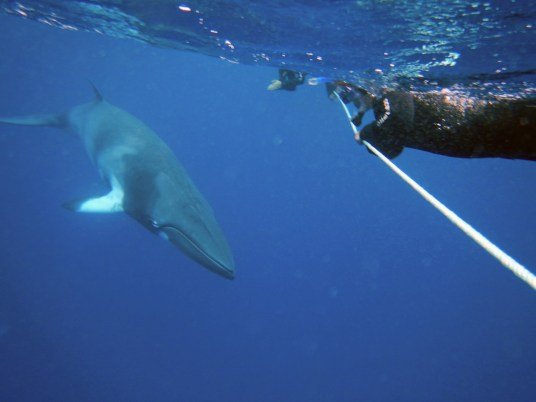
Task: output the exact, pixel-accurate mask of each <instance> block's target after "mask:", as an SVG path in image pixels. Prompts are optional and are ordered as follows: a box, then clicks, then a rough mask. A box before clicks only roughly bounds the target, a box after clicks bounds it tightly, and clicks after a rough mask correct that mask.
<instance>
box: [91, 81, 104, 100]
mask: <svg viewBox="0 0 536 402" xmlns="http://www.w3.org/2000/svg"><path fill="white" fill-rule="evenodd" d="M89 83H90V84H91V87H92V88H93V92H94V93H95V102H102V101H103V100H104V98H103V96H102V94H101V93H100V91H99V90H98V89H97V87H96V86H95V84H93V83H92V82H91V81H89Z"/></svg>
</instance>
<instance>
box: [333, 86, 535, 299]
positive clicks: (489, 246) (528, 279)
mask: <svg viewBox="0 0 536 402" xmlns="http://www.w3.org/2000/svg"><path fill="white" fill-rule="evenodd" d="M334 94H335V95H336V96H337V99H338V100H339V102H340V103H341V105H342V107H343V109H344V111H345V113H346V116H347V117H348V120H349V122H350V126H351V127H352V130H353V132H354V135H355V136H356V139H359V130H358V129H357V127H356V126H355V125H354V123H352V116H351V114H350V111H349V110H348V108H347V107H346V105H345V104H344V102H343V101H342V99H341V98H340V96H339V95H338V94H337V93H336V92H334ZM362 142H363V144H364V145H365V146H366V147H367V148H368V149H369V150H370V151H371V152H372V153H373V154H374V155H376V156H377V157H378V158H380V159H381V160H382V161H383V162H384V163H385V164H386V165H387V166H388V167H389V168H390V169H391V170H392V171H393V172H395V173H396V174H397V175H398V176H400V178H401V179H402V180H404V181H405V182H406V183H407V184H409V185H410V186H411V187H412V188H413V189H414V190H415V191H416V192H417V193H419V194H420V195H421V196H422V197H423V198H424V199H425V200H426V201H428V202H429V203H430V204H432V205H433V206H434V207H435V208H436V209H437V210H438V211H439V212H441V213H442V214H443V215H445V217H447V219H449V220H450V221H451V222H452V223H453V224H454V225H456V226H457V227H458V228H459V229H460V230H461V231H462V232H464V233H465V234H466V235H467V236H469V237H470V238H471V239H473V240H474V241H475V242H476V243H477V244H478V245H480V246H481V247H482V248H483V249H484V250H486V251H487V252H488V253H489V254H491V255H492V256H493V257H495V258H496V259H497V260H498V261H499V262H500V263H501V264H502V265H503V266H505V267H506V268H508V269H509V270H511V271H512V272H513V273H514V274H515V275H517V276H518V277H519V278H520V279H521V280H522V281H524V282H525V283H526V284H527V285H529V286H530V287H532V288H533V289H534V290H536V276H535V275H534V274H533V273H532V272H530V271H529V270H528V269H527V268H525V267H524V266H523V265H521V264H519V263H518V262H517V261H516V260H514V259H513V258H512V257H510V256H509V255H508V254H506V253H505V252H504V251H502V250H501V249H500V248H499V247H497V246H496V245H495V244H493V243H492V242H491V241H489V240H488V239H487V238H486V237H485V236H484V235H482V234H481V233H480V232H478V231H477V230H476V229H474V228H473V227H472V226H471V225H469V224H468V223H467V222H465V221H464V220H463V219H462V218H460V217H459V216H458V215H456V213H454V212H453V211H451V210H450V209H449V208H447V207H446V206H445V205H444V204H443V203H442V202H441V201H439V200H438V199H437V198H435V197H434V196H433V195H432V194H430V193H429V192H428V191H426V190H425V189H424V188H423V187H422V186H421V185H419V184H418V183H417V182H416V181H415V180H413V179H412V178H411V177H409V176H408V175H407V174H406V173H404V172H403V171H402V170H400V168H399V167H398V166H396V165H395V164H394V163H393V162H391V161H390V160H389V159H388V158H387V157H386V156H385V155H383V154H382V153H381V152H380V151H378V150H377V149H376V148H375V147H374V146H372V145H371V144H370V143H369V142H367V141H362Z"/></svg>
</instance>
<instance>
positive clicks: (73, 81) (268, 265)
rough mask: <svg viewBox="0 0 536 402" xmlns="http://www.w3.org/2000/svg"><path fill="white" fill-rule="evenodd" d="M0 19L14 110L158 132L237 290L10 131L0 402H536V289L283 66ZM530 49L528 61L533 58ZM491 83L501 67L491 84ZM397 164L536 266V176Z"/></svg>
mask: <svg viewBox="0 0 536 402" xmlns="http://www.w3.org/2000/svg"><path fill="white" fill-rule="evenodd" d="M199 53H200V52H197V53H194V52H181V51H177V50H169V49H167V50H166V49H161V48H157V47H152V46H149V45H147V44H143V43H140V42H137V41H133V40H126V39H123V40H121V39H117V38H116V39H113V38H111V37H109V36H104V35H95V34H90V33H83V32H70V31H68V30H60V29H56V28H53V27H50V26H47V25H46V24H38V23H35V22H30V21H25V20H23V19H17V18H13V17H8V16H1V17H0V55H1V56H0V57H1V58H0V88H1V94H2V96H1V97H0V114H1V115H18V114H26V113H34V112H56V111H60V110H65V109H67V108H69V107H70V106H72V105H75V104H78V103H82V102H85V101H87V100H89V99H91V97H92V92H91V89H90V87H89V84H88V83H87V80H88V79H90V80H91V81H93V82H94V83H95V84H96V85H97V86H98V87H99V89H100V90H101V92H102V93H103V94H104V96H105V97H106V98H107V99H108V100H109V101H110V102H112V103H114V104H116V105H118V106H119V107H121V108H124V109H125V110H127V111H129V112H131V113H132V114H134V115H135V116H137V117H139V118H140V119H142V120H143V121H145V122H146V123H147V124H148V125H149V126H151V127H152V128H153V129H154V130H155V131H156V132H157V133H158V134H159V135H160V136H161V137H162V138H163V139H164V140H165V141H166V143H167V144H168V145H169V146H170V147H171V148H172V149H173V151H174V152H175V153H176V154H177V156H178V157H179V159H180V160H181V162H182V163H183V164H184V165H185V167H186V169H187V170H188V172H189V173H190V175H191V176H192V178H193V179H194V181H195V182H196V184H197V185H198V187H199V188H200V190H201V191H202V192H203V194H204V195H205V196H206V198H207V199H208V200H209V202H210V204H211V205H212V207H213V208H214V211H215V213H216V216H217V218H218V221H219V222H220V224H221V225H222V227H223V230H224V232H225V234H226V236H227V238H228V239H229V242H230V244H231V247H232V249H233V253H234V256H235V260H236V265H237V278H236V279H235V280H234V281H232V282H231V281H227V280H224V279H222V278H220V277H218V276H216V275H214V274H212V273H210V272H209V271H207V270H206V269H203V268H201V267H199V266H198V265H197V264H196V263H195V262H193V261H191V260H190V259H188V258H187V257H185V256H184V255H182V254H181V253H180V252H178V251H177V250H176V249H174V248H173V247H171V246H170V245H169V244H166V243H165V242H163V241H162V240H161V239H159V238H158V237H156V236H153V235H151V234H150V233H148V232H147V231H146V230H145V229H143V228H142V227H141V226H140V225H138V224H137V223H136V222H134V221H133V220H132V219H130V218H128V217H127V216H125V215H122V214H117V215H83V214H74V213H72V212H69V211H66V210H64V209H62V208H61V207H60V205H61V204H62V203H63V202H65V201H67V200H71V199H74V198H78V197H81V196H88V195H92V194H103V193H105V192H106V190H107V189H106V188H105V186H104V185H103V184H102V183H101V182H100V180H99V177H98V174H97V172H96V171H95V169H94V167H93V166H92V165H91V163H90V162H89V160H88V158H87V156H86V155H85V151H84V149H83V147H82V145H81V144H80V142H79V140H78V139H77V138H76V137H75V136H72V135H71V134H69V133H67V132H62V131H59V130H55V129H46V128H35V127H10V126H2V127H0V160H1V161H2V164H1V167H2V169H1V170H0V178H1V180H2V183H3V185H2V189H1V197H0V202H1V208H0V214H1V215H0V220H1V222H2V225H1V226H0V266H1V269H0V400H1V401H193V402H197V401H203V402H204V401H222V402H239V401H240V402H241V401H244V402H250V401H255V402H264V401H266V402H274V401H277V402H286V401H292V402H295V401H298V402H301V401H304V402H305V401H306V402H313V401H314V402H316V401H319V402H346V401H348V402H353V401H486V402H489V401H519V402H524V401H527V402H529V401H531V400H532V397H533V394H534V392H533V391H534V384H535V383H536V363H535V362H536V346H535V343H534V339H536V307H535V304H534V293H533V291H531V290H530V288H529V287H527V286H526V285H524V284H523V283H522V282H521V281H519V280H518V279H516V278H515V277H514V276H513V275H512V274H511V273H510V272H508V271H507V270H505V269H503V268H502V267H501V266H500V265H499V264H498V263H497V262H496V261H495V260H493V259H492V258H491V257H489V256H488V255H487V254H485V253H484V252H483V251H481V250H480V249H479V248H478V247H477V246H476V245H475V244H473V243H472V242H471V241H470V240H468V239H467V238H466V237H464V236H463V235H462V234H460V233H459V231H457V230H456V229H454V228H453V227H452V226H451V225H450V224H449V223H448V222H447V221H446V220H445V219H444V218H443V217H442V216H441V215H439V214H438V213H437V212H436V211H434V210H433V209H432V208H430V207H429V206H428V205H427V204H425V203H424V201H422V199H421V198H419V197H418V196H417V195H415V194H414V193H413V192H412V191H411V190H409V189H408V188H407V186H405V185H404V184H403V183H401V182H400V180H399V179H398V178H396V177H395V176H394V175H393V174H392V173H391V172H390V171H389V170H387V169H386V168H385V167H384V166H383V165H382V164H381V163H380V162H379V161H378V159H377V158H375V157H373V156H371V155H370V154H368V153H367V152H366V151H365V150H364V149H363V148H360V147H358V146H357V145H355V142H354V141H353V138H352V133H351V131H350V130H349V127H348V123H347V121H346V120H345V117H344V115H343V113H342V112H341V110H340V108H339V107H338V105H337V104H336V103H334V102H330V101H329V100H328V99H327V98H326V96H325V91H324V90H323V89H322V88H315V87H303V88H300V90H298V91H296V92H295V93H283V92H282V91H281V92H268V91H266V90H265V88H266V85H267V84H268V83H269V82H270V80H271V79H272V78H274V77H276V76H277V70H276V69H274V68H268V67H263V66H258V65H256V66H244V65H237V64H230V63H226V62H224V61H221V60H219V59H218V58H211V57H207V56H204V55H200V54H199ZM514 56H515V55H514ZM481 72H485V71H481ZM396 161H397V163H398V164H399V165H400V166H401V167H403V168H404V169H405V170H407V171H408V172H410V173H411V174H412V175H413V176H414V177H415V178H416V179H417V180H419V181H420V182H421V183H422V184H424V185H425V186H426V187H428V188H429V189H430V190H431V191H432V192H433V193H434V194H436V195H437V196H438V197H439V198H440V199H442V200H443V201H445V202H446V203H447V204H448V205H449V206H450V207H452V208H453V209H455V210H456V211H458V212H459V213H460V214H461V215H462V217H464V218H465V219H467V220H468V221H470V222H471V223H472V224H473V225H474V226H475V227H477V228H478V229H480V230H481V231H482V232H483V233H484V234H486V235H488V236H489V237H490V238H491V239H492V240H494V241H495V242H497V243H498V244H499V245H501V246H502V247H503V248H504V249H505V250H507V251H508V252H509V253H511V254H512V255H513V256H515V257H516V258H517V259H518V260H519V261H520V262H522V263H525V264H526V265H527V266H529V267H534V266H536V249H535V247H534V244H536V243H535V242H536V234H535V231H534V227H535V225H536V203H535V202H534V200H535V196H536V192H535V187H534V183H535V182H536V169H535V167H534V165H533V163H531V162H527V161H509V160H500V159H488V160H464V159H454V158H447V157H441V156H437V155H432V154H426V153H424V152H419V151H413V150H411V149H406V150H405V151H404V153H403V154H402V155H401V156H400V157H399V158H397V160H396Z"/></svg>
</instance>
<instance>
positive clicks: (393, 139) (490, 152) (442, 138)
mask: <svg viewBox="0 0 536 402" xmlns="http://www.w3.org/2000/svg"><path fill="white" fill-rule="evenodd" d="M356 92H357V94H358V96H357V99H354V100H353V103H354V104H355V105H356V107H357V108H358V110H359V112H358V114H357V116H356V117H355V118H354V119H353V120H352V123H353V124H355V125H356V126H359V125H360V124H361V119H362V117H363V114H364V112H365V111H366V110H369V109H372V110H373V112H374V117H375V121H374V122H372V123H370V124H368V125H366V126H365V127H364V128H363V129H362V130H361V132H360V133H359V137H358V138H356V140H357V141H362V140H366V141H368V142H369V143H371V144H372V145H374V146H375V147H377V148H378V149H379V150H380V151H381V152H382V153H384V154H385V155H386V156H387V157H389V158H394V157H396V156H398V155H399V154H400V153H401V152H402V150H403V149H404V148H405V147H408V148H414V149H419V150H422V151H427V152H432V153H436V154H441V155H447V156H453V157H459V158H507V159H527V160H536V99H534V98H513V97H499V96H494V97H490V98H489V99H485V100H484V99H479V98H475V97H469V96H467V95H463V94H458V93H454V92H451V91H446V90H442V91H431V92H414V91H401V90H387V91H385V93H384V94H383V95H382V96H381V97H380V98H377V97H375V96H374V95H372V94H370V93H368V92H366V91H364V90H358V91H356ZM341 100H343V101H344V99H343V98H342V97H341Z"/></svg>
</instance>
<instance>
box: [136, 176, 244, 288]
mask: <svg viewBox="0 0 536 402" xmlns="http://www.w3.org/2000/svg"><path fill="white" fill-rule="evenodd" d="M179 179H180V180H179ZM155 182H156V183H155V184H156V185H155V186H154V187H153V186H152V187H153V190H154V191H151V192H150V193H152V194H148V193H147V187H146V186H144V187H145V191H144V195H145V197H147V198H149V199H150V202H144V203H143V205H144V208H143V210H141V211H140V210H139V209H138V211H137V213H132V214H131V215H135V217H136V219H137V220H138V221H140V222H141V223H142V224H143V225H144V226H145V227H146V228H148V229H149V230H150V231H152V232H153V233H155V234H157V235H159V236H160V237H162V238H163V239H165V240H167V241H169V242H170V243H171V244H173V245H174V246H176V247H177V248H179V249H180V250H181V251H183V252H184V253H185V254H186V255H187V256H189V257H190V258H192V259H193V260H194V261H196V262H198V263H199V264H201V265H202V266H204V267H206V268H208V269H209V270H211V271H213V272H215V273H217V274H219V275H221V276H223V277H225V278H227V279H233V278H234V274H235V265H234V259H233V255H232V253H231V249H230V247H229V244H228V243H227V240H226V239H225V236H224V235H223V231H222V230H221V228H220V226H219V225H218V223H217V221H216V218H215V217H214V213H213V212H212V208H211V207H210V206H209V205H208V203H207V201H206V200H205V199H204V197H203V196H202V195H201V194H200V193H199V191H198V190H197V189H196V188H195V186H194V185H193V183H192V182H191V181H190V179H189V178H188V177H187V176H180V177H179V178H177V177H174V178H170V177H169V176H167V175H158V177H156V180H155Z"/></svg>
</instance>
